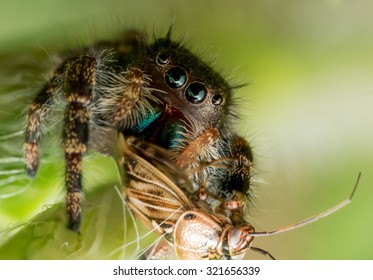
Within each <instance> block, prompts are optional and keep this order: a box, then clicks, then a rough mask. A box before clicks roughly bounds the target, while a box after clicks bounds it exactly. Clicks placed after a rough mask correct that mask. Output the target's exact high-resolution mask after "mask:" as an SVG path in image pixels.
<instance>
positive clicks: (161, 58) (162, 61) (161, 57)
mask: <svg viewBox="0 0 373 280" xmlns="http://www.w3.org/2000/svg"><path fill="white" fill-rule="evenodd" d="M155 61H156V62H157V63H158V65H166V64H168V63H169V62H170V56H169V54H168V53H166V52H160V53H159V54H158V55H157V57H156V58H155Z"/></svg>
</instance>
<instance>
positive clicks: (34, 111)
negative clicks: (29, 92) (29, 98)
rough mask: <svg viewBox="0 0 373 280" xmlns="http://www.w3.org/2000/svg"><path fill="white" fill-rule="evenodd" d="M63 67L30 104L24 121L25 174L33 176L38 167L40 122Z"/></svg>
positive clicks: (53, 94)
mask: <svg viewBox="0 0 373 280" xmlns="http://www.w3.org/2000/svg"><path fill="white" fill-rule="evenodd" d="M62 72H63V67H60V68H58V69H57V70H56V71H55V72H54V74H53V77H52V78H51V80H50V82H49V83H47V84H46V85H45V86H44V87H43V89H42V90H41V91H40V92H39V93H38V94H37V95H36V97H35V99H34V100H33V102H32V104H31V105H30V108H29V112H28V118H27V122H26V131H25V134H26V137H25V144H24V161H25V168H26V172H27V175H29V176H30V177H33V176H35V174H36V172H37V170H38V167H39V142H40V138H41V122H42V120H43V119H45V118H46V117H47V116H48V114H49V112H50V111H51V105H52V104H53V103H54V101H55V100H56V98H57V94H58V92H59V90H58V89H59V87H60V85H61V82H60V80H59V77H60V76H61V74H62Z"/></svg>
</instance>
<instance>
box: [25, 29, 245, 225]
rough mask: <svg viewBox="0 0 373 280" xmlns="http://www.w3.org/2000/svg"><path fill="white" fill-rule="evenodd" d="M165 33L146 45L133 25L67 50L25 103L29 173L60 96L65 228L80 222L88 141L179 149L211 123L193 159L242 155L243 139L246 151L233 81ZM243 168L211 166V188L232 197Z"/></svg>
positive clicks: (105, 145)
mask: <svg viewBox="0 0 373 280" xmlns="http://www.w3.org/2000/svg"><path fill="white" fill-rule="evenodd" d="M170 36H171V29H170V31H169V32H168V34H167V36H166V37H165V38H161V39H157V40H155V42H154V43H152V44H149V43H148V42H147V41H146V39H145V38H146V37H145V36H143V35H142V34H140V33H139V32H128V33H126V35H125V36H124V37H123V38H122V39H121V40H118V41H114V42H100V43H97V44H95V45H93V46H92V47H87V48H83V49H81V50H79V51H76V52H73V53H72V54H70V55H67V56H66V57H65V58H64V60H63V62H62V63H61V65H60V66H58V67H57V69H56V70H55V72H54V74H53V76H52V77H51V79H50V80H49V82H48V83H47V84H46V85H45V86H44V87H43V88H42V89H41V91H40V92H39V93H38V94H37V95H36V97H35V99H34V100H33V102H32V104H31V105H30V108H29V114H28V119H27V124H26V140H25V145H24V158H25V165H26V171H27V173H28V174H29V175H30V176H34V175H35V174H36V172H37V169H38V166H39V161H40V151H39V150H40V148H39V144H40V139H41V134H42V129H41V128H42V126H43V123H44V122H45V121H46V120H47V119H48V118H49V115H50V114H51V113H52V111H53V108H54V105H55V104H56V103H57V101H58V100H64V101H65V103H66V106H65V116H64V119H63V120H61V121H62V122H63V126H64V127H63V133H62V138H63V150H64V154H65V162H66V169H65V170H66V171H65V184H66V190H67V196H66V205H67V213H68V227H69V228H70V229H72V230H75V231H78V230H79V226H80V220H81V211H82V210H81V194H80V193H81V190H82V163H83V155H84V154H85V153H86V151H87V147H88V145H91V146H93V147H98V148H99V149H100V150H107V149H108V146H110V145H111V143H112V142H115V141H116V140H117V139H116V134H115V133H111V132H112V131H114V132H120V133H123V134H124V135H126V136H129V135H133V136H136V137H138V138H140V139H143V140H146V141H147V142H150V143H153V144H157V145H159V146H161V147H163V148H165V149H169V150H172V151H174V152H176V153H180V152H181V151H187V149H186V147H189V148H190V147H193V145H190V143H192V142H193V141H194V140H195V139H196V138H197V137H199V136H201V135H205V133H207V134H208V133H209V131H210V129H211V128H214V129H216V130H217V132H218V134H217V137H212V138H210V139H211V141H210V143H208V145H206V148H205V149H204V150H198V149H197V148H198V147H197V146H195V149H194V152H193V153H194V157H195V158H196V159H199V160H208V161H209V160H214V159H215V158H220V157H226V158H227V159H229V158H235V157H241V155H242V156H243V157H246V158H247V153H246V152H247V151H250V148H249V146H248V145H247V143H246V142H244V144H243V147H245V149H243V150H245V152H242V151H243V150H242V149H235V148H234V147H236V146H237V145H236V143H237V142H240V139H242V138H240V137H236V136H235V135H236V134H235V132H234V129H233V128H232V123H233V119H234V114H233V113H232V87H231V86H230V85H229V84H228V83H227V82H226V81H225V80H224V79H223V78H221V76H220V75H219V74H217V73H216V72H215V71H214V70H213V69H212V68H210V67H209V66H208V65H206V64H205V63H203V62H201V61H200V59H198V57H197V56H195V55H193V54H192V53H191V52H189V51H188V50H187V49H185V48H184V47H182V46H181V45H180V44H179V43H176V42H174V41H172V40H171V39H170ZM205 138H208V137H205ZM108 143H109V144H108ZM109 148H110V147H109ZM196 149H197V150H196ZM196 151H197V152H196ZM248 154H251V152H249V153H248ZM234 162H238V161H234ZM241 168H242V164H233V165H232V167H231V168H230V169H228V168H226V167H225V168H220V169H219V172H215V173H213V176H210V178H209V180H211V183H209V184H208V185H209V186H210V187H211V190H209V191H210V192H211V193H214V194H216V195H218V196H220V197H222V198H223V199H231V198H234V191H233V190H231V189H229V186H230V184H229V182H230V179H232V180H235V181H237V180H241V186H238V188H239V189H246V190H247V189H249V184H250V175H249V174H248V173H247V172H242V171H241ZM237 174H238V175H237ZM236 175H237V176H236ZM214 182H219V183H218V184H215V183H214ZM214 186H222V188H221V189H214V188H215V187H214Z"/></svg>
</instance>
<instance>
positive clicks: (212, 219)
mask: <svg viewBox="0 0 373 280" xmlns="http://www.w3.org/2000/svg"><path fill="white" fill-rule="evenodd" d="M137 142H138V141H137V140H136V139H134V138H133V137H130V138H128V140H127V142H124V143H123V145H124V148H123V149H122V156H123V159H122V160H123V162H122V163H123V164H124V165H125V167H126V170H127V175H128V177H127V178H128V183H127V187H126V188H125V191H124V192H125V194H124V195H125V197H126V200H127V202H128V206H129V207H130V209H131V210H132V211H133V212H134V213H135V214H136V215H137V216H138V217H139V218H140V219H141V220H142V221H143V222H144V223H145V224H147V225H148V226H149V227H150V228H155V229H156V230H157V231H158V232H159V233H160V234H163V235H164V237H165V238H166V240H167V241H168V242H169V243H170V244H172V245H173V247H174V249H175V253H176V256H177V257H178V258H180V259H233V258H234V259H237V258H242V257H243V256H244V254H245V252H246V251H247V250H248V249H251V250H253V251H255V252H257V253H260V254H264V255H266V256H267V257H269V258H271V259H274V258H273V256H272V255H271V254H270V253H268V252H267V251H265V250H263V249H260V248H256V247H253V246H252V243H253V240H254V237H256V236H269V235H274V234H278V233H281V232H284V231H288V230H293V229H296V228H298V227H301V226H304V225H306V224H309V223H312V222H315V221H317V220H319V219H321V218H323V217H326V216H328V215H330V214H332V213H334V212H336V211H337V210H339V209H341V208H342V207H344V206H346V205H347V204H348V203H349V202H350V201H351V200H352V198H353V196H354V193H355V190H356V188H357V185H358V181H359V179H360V174H359V177H358V180H357V182H356V184H355V186H354V189H353V191H352V193H351V195H350V197H349V198H348V199H346V200H344V201H342V202H341V203H339V204H337V205H336V206H334V207H332V208H330V209H328V210H326V211H324V212H322V213H320V214H318V215H316V216H313V217H311V218H308V219H306V220H303V221H300V222H298V223H295V224H292V225H288V226H286V227H283V228H280V229H277V230H273V231H262V232H256V231H255V229H254V228H253V227H252V226H251V225H250V224H249V223H248V222H246V221H245V220H244V219H243V218H241V219H238V220H236V219H234V218H233V216H229V215H228V213H229V212H220V211H217V210H216V209H215V210H214V209H212V208H211V207H210V205H209V204H207V203H203V202H204V201H201V200H199V199H198V198H197V199H193V194H188V192H187V191H186V188H185V185H188V184H191V182H188V181H185V180H184V178H183V177H182V175H183V173H182V172H180V170H179V169H178V168H177V167H176V165H174V162H172V161H170V162H167V160H165V159H161V160H159V157H158V156H154V155H151V153H149V151H153V152H154V151H155V152H158V153H162V149H159V150H157V149H156V148H155V150H154V146H153V147H152V149H153V150H152V149H147V144H146V143H145V144H141V145H139V144H138V143H137Z"/></svg>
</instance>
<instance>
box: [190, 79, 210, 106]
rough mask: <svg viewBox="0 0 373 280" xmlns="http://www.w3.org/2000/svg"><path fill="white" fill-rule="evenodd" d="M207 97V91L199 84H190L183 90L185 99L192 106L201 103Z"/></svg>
mask: <svg viewBox="0 0 373 280" xmlns="http://www.w3.org/2000/svg"><path fill="white" fill-rule="evenodd" d="M206 96H207V89H206V87H205V86H204V85H203V84H201V83H191V84H190V85H189V86H188V88H187V89H186V90H185V97H186V99H187V100H188V101H189V102H190V103H193V104H198V103H201V102H203V100H205V98H206Z"/></svg>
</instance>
